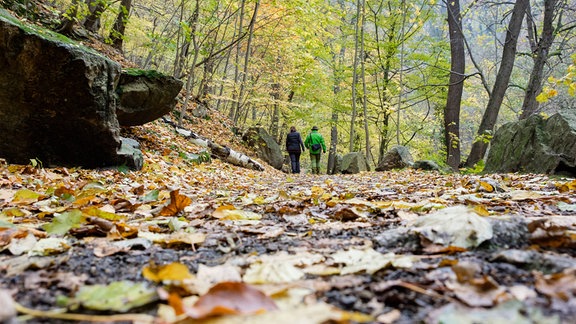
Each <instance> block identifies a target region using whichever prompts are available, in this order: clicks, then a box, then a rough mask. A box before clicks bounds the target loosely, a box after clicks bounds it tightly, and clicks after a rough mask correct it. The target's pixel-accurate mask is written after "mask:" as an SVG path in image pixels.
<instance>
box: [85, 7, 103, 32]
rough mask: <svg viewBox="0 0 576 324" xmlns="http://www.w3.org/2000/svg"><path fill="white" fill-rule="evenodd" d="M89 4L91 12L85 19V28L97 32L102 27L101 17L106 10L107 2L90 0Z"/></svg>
mask: <svg viewBox="0 0 576 324" xmlns="http://www.w3.org/2000/svg"><path fill="white" fill-rule="evenodd" d="M86 4H87V5H88V10H90V14H89V15H88V17H86V20H84V24H83V25H84V28H86V30H88V31H90V32H92V33H94V34H96V33H98V30H99V29H100V25H101V24H100V17H101V16H102V13H104V11H105V10H106V2H105V1H104V0H88V1H86Z"/></svg>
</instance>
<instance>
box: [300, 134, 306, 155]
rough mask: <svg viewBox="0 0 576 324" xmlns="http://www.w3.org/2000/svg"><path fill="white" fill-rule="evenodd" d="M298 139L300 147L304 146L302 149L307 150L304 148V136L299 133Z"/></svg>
mask: <svg viewBox="0 0 576 324" xmlns="http://www.w3.org/2000/svg"><path fill="white" fill-rule="evenodd" d="M298 140H299V141H300V147H301V148H302V151H306V149H305V148H304V142H303V141H302V136H300V134H298Z"/></svg>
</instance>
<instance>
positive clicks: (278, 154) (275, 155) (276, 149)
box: [242, 127, 284, 170]
mask: <svg viewBox="0 0 576 324" xmlns="http://www.w3.org/2000/svg"><path fill="white" fill-rule="evenodd" d="M242 140H243V141H244V142H246V144H248V145H249V146H250V147H252V148H253V149H254V150H255V151H256V155H257V156H258V157H259V158H261V159H262V160H264V161H266V162H267V163H268V164H270V165H271V166H272V167H274V168H275V169H278V170H282V164H283V162H284V158H283V157H282V150H281V149H280V145H278V143H276V141H275V140H274V138H273V137H272V136H270V135H269V134H268V132H266V130H265V129H264V128H262V127H250V128H249V129H248V130H247V131H246V132H245V133H244V135H242Z"/></svg>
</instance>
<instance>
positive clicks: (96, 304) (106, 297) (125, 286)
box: [69, 281, 158, 312]
mask: <svg viewBox="0 0 576 324" xmlns="http://www.w3.org/2000/svg"><path fill="white" fill-rule="evenodd" d="M157 299H158V296H157V294H156V290H155V289H153V288H151V287H149V286H148V285H146V284H145V283H134V282H131V281H117V282H112V283H111V284H109V285H92V286H83V287H81V288H80V289H79V290H78V292H77V293H76V296H75V297H74V298H72V299H71V300H70V301H69V304H70V305H72V304H77V303H79V304H81V305H82V306H83V307H85V308H88V309H92V310H99V311H117V312H126V311H128V310H130V309H132V308H135V307H139V306H143V305H146V304H148V303H151V302H153V301H156V300H157Z"/></svg>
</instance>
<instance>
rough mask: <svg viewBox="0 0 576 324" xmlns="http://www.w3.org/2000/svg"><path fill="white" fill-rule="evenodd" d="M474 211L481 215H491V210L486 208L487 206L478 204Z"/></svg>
mask: <svg viewBox="0 0 576 324" xmlns="http://www.w3.org/2000/svg"><path fill="white" fill-rule="evenodd" d="M474 212H475V213H476V214H478V215H480V216H490V212H489V211H488V209H486V207H485V206H482V205H477V206H476V207H474Z"/></svg>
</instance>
